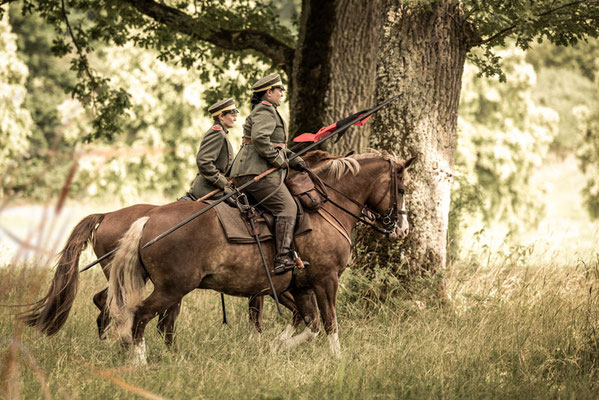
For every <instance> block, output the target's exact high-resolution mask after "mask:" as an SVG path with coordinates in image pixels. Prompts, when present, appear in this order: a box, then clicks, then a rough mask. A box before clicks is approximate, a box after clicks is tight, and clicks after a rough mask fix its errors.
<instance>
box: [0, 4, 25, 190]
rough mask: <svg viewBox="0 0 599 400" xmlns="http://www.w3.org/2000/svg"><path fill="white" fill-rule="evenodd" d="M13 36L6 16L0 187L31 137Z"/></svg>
mask: <svg viewBox="0 0 599 400" xmlns="http://www.w3.org/2000/svg"><path fill="white" fill-rule="evenodd" d="M16 39H17V38H16V35H15V34H14V33H12V31H11V25H10V23H9V21H8V15H4V16H3V17H2V18H0V171H2V178H1V179H2V183H3V184H2V188H0V195H2V194H3V192H4V186H5V184H6V182H11V181H12V180H13V177H14V175H15V172H16V170H17V167H18V165H19V162H18V161H17V160H19V159H22V158H23V157H27V154H28V151H29V149H30V139H31V136H32V131H31V129H32V121H31V115H30V113H29V110H28V109H27V108H26V107H25V99H26V96H27V87H26V84H25V83H26V81H27V74H28V69H27V65H26V64H25V63H24V62H23V61H22V60H21V58H20V57H19V55H18V54H17V43H16Z"/></svg>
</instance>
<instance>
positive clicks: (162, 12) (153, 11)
mask: <svg viewBox="0 0 599 400" xmlns="http://www.w3.org/2000/svg"><path fill="white" fill-rule="evenodd" d="M125 2H126V3H128V4H129V5H131V6H132V7H134V8H135V9H136V10H137V11H139V12H140V13H142V14H143V15H146V16H148V17H150V18H152V19H153V20H155V21H156V22H159V23H161V24H164V25H166V26H168V27H169V28H171V29H172V30H174V31H176V32H179V33H182V34H184V35H188V36H190V37H192V38H195V39H198V40H202V41H205V42H208V43H211V44H213V45H215V46H217V47H220V48H223V49H227V50H248V49H252V50H256V51H257V52H259V53H262V54H264V55H265V56H266V57H268V58H270V59H271V60H272V61H273V63H274V64H275V65H276V66H277V67H279V68H282V69H284V70H285V71H286V72H288V73H289V72H290V71H291V66H292V64H293V57H294V53H295V49H293V48H292V47H290V46H288V45H286V44H285V43H283V42H282V41H280V40H279V39H277V38H275V37H273V36H272V35H270V34H268V33H266V32H261V31H255V30H227V29H222V28H220V27H218V28H216V29H214V30H207V29H206V24H207V23H208V22H207V21H201V22H200V21H199V20H198V19H196V18H193V17H192V16H190V15H188V14H186V13H184V12H182V11H180V10H178V9H176V8H172V7H169V6H167V5H165V4H160V3H157V2H155V1H153V0H125Z"/></svg>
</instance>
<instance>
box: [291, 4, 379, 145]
mask: <svg viewBox="0 0 599 400" xmlns="http://www.w3.org/2000/svg"><path fill="white" fill-rule="evenodd" d="M380 4H381V0H372V1H369V0H338V1H335V2H322V1H319V0H303V1H302V15H301V22H300V24H301V25H300V37H299V39H298V44H297V49H296V53H295V58H294V61H293V72H292V77H291V78H292V79H291V85H290V86H291V93H290V97H291V100H290V114H291V117H290V132H291V133H292V135H295V134H296V133H303V132H315V131H316V130H318V129H319V128H320V127H322V126H326V125H329V124H331V123H333V122H335V121H337V120H339V119H341V118H343V117H345V116H347V115H349V114H351V113H352V112H356V111H358V110H360V109H363V108H367V107H370V106H371V105H372V103H373V101H374V89H375V84H376V62H377V57H376V54H377V46H376V43H377V38H378V34H379V32H380V21H381V18H380ZM358 129H360V130H359V131H357V130H354V131H353V132H349V133H348V134H347V135H345V136H344V137H343V139H342V140H341V141H340V142H339V143H337V144H336V145H334V146H333V144H332V141H329V142H327V144H326V146H325V148H326V149H327V150H329V151H333V152H335V153H343V152H346V151H349V150H358V151H359V150H362V149H363V147H365V145H366V143H367V139H368V134H369V129H370V128H369V127H368V124H367V125H366V126H364V127H362V128H358Z"/></svg>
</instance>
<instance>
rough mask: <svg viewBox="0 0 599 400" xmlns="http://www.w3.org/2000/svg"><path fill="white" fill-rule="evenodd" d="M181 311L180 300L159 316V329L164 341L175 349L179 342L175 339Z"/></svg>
mask: <svg viewBox="0 0 599 400" xmlns="http://www.w3.org/2000/svg"><path fill="white" fill-rule="evenodd" d="M180 312H181V302H180V301H178V302H177V303H175V304H174V305H172V306H170V307H169V308H168V309H167V310H166V311H164V312H163V313H161V314H160V317H158V325H157V328H158V331H159V332H160V333H161V334H162V335H163V336H164V343H165V344H166V345H167V346H168V347H171V348H172V349H173V350H174V351H177V343H176V341H175V321H176V320H177V317H178V316H179V313H180Z"/></svg>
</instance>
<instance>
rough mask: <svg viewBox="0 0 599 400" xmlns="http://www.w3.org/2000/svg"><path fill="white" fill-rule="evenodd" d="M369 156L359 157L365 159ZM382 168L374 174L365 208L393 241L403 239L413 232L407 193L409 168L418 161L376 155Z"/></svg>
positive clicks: (385, 154) (377, 169) (387, 155)
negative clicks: (408, 210) (411, 230)
mask: <svg viewBox="0 0 599 400" xmlns="http://www.w3.org/2000/svg"><path fill="white" fill-rule="evenodd" d="M367 154H368V153H366V154H363V155H358V156H356V157H357V158H361V157H366V156H367ZM374 155H376V156H375V157H373V156H372V155H371V156H370V157H372V159H376V160H378V162H377V164H379V166H378V167H377V168H375V169H374V170H373V172H374V171H377V172H376V173H373V175H372V185H371V191H370V195H369V196H368V198H367V199H366V203H365V205H366V207H367V209H368V210H369V211H371V213H372V214H373V215H372V217H373V218H374V219H375V221H376V224H377V225H378V226H379V227H380V228H382V230H383V231H385V232H387V234H388V235H389V237H391V238H393V239H403V238H405V237H406V236H407V235H408V233H409V232H410V224H409V222H408V215H407V211H406V201H405V192H406V185H407V183H408V181H409V179H410V177H409V174H408V168H409V167H410V165H411V164H412V162H413V161H414V160H415V159H416V157H412V158H410V159H408V160H405V161H404V160H399V159H397V158H396V157H394V156H392V155H390V154H388V153H385V152H383V153H374Z"/></svg>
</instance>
